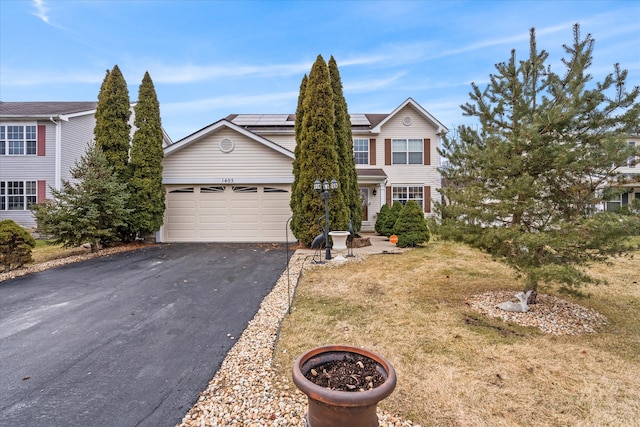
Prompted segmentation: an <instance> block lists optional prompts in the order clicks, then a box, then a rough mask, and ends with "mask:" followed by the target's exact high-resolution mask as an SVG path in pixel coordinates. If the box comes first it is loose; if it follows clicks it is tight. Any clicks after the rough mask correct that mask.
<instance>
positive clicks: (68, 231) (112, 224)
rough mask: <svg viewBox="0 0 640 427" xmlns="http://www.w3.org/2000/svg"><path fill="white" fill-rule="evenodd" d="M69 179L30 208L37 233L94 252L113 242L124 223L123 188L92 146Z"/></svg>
mask: <svg viewBox="0 0 640 427" xmlns="http://www.w3.org/2000/svg"><path fill="white" fill-rule="evenodd" d="M71 176H72V178H73V180H74V181H73V183H72V182H70V181H63V182H62V188H61V189H60V190H56V189H55V188H51V192H52V194H53V201H47V202H44V203H38V204H35V205H32V210H33V213H34V216H35V218H36V222H37V224H38V231H39V232H40V233H43V234H49V235H52V236H54V239H55V243H57V244H62V245H63V246H65V247H73V246H78V245H81V244H84V243H90V244H91V251H92V252H96V251H97V250H98V249H99V247H100V244H101V243H106V242H112V241H117V240H118V238H119V232H118V228H119V227H123V226H124V225H125V224H126V221H127V216H128V215H129V213H130V212H129V210H128V209H127V208H126V204H127V199H128V198H129V193H128V192H127V185H126V184H125V183H122V182H120V181H119V180H118V179H117V177H116V175H115V174H114V173H113V169H112V168H111V166H110V165H109V163H108V160H107V158H106V156H105V155H104V153H103V152H102V150H101V149H100V148H99V147H98V146H96V145H90V146H89V148H88V149H87V151H86V153H85V154H84V155H83V156H82V157H81V158H80V159H79V160H78V161H77V162H76V164H75V166H74V168H73V169H71Z"/></svg>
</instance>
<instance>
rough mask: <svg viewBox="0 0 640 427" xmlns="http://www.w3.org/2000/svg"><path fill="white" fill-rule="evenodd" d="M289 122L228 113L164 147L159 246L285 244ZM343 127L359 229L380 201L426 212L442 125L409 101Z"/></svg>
mask: <svg viewBox="0 0 640 427" xmlns="http://www.w3.org/2000/svg"><path fill="white" fill-rule="evenodd" d="M294 124H295V115H294V114H233V115H230V116H227V117H226V118H224V119H222V120H219V121H217V122H215V123H213V124H211V125H209V126H207V127H205V128H203V129H201V130H199V131H197V132H195V133H193V134H192V135H189V136H187V137H186V138H184V139H182V140H179V141H177V142H176V143H175V144H173V145H171V146H169V147H166V148H165V157H164V161H163V182H164V183H165V185H166V188H167V199H166V200H167V209H166V211H165V220H164V226H163V227H162V230H161V232H160V233H159V236H158V238H159V240H160V241H164V242H182V241H235V242H240V241H247V242H261V241H263V242H265V241H266V242H269V241H284V240H285V238H287V234H286V233H287V231H286V225H287V221H288V219H289V218H290V216H291V209H290V207H289V199H290V191H291V183H292V182H293V173H292V162H293V158H294V154H293V153H294V149H295V144H296V142H295V133H294V128H293V127H294ZM351 125H352V133H353V148H354V154H355V158H356V168H357V173H358V184H359V187H360V195H361V199H362V203H363V208H364V209H363V218H362V230H363V231H373V228H374V225H375V220H376V218H377V213H378V212H379V211H380V208H381V206H382V205H383V204H385V203H387V204H389V205H391V204H392V203H393V202H394V201H400V202H402V203H405V202H406V201H407V200H409V199H414V200H416V201H417V202H418V203H419V204H420V206H422V207H423V210H424V212H425V214H426V215H430V214H432V212H433V200H434V199H436V197H438V195H439V193H438V191H437V190H438V188H439V187H440V175H439V173H438V171H437V167H438V166H439V156H438V152H437V150H436V148H437V147H438V145H439V143H440V137H441V135H443V134H444V133H445V132H447V129H446V127H444V126H443V125H442V124H441V123H440V122H439V121H438V120H437V119H435V118H434V117H433V116H432V115H431V114H429V112H427V111H426V110H425V109H424V108H423V107H422V106H420V105H419V104H418V103H417V102H415V101H414V100H413V99H411V98H409V99H407V100H406V101H405V102H403V103H402V104H401V105H400V106H398V107H397V108H396V109H395V110H393V111H392V112H391V113H389V114H351ZM318 178H320V179H324V178H331V177H318ZM313 191H314V190H313V189H311V188H310V189H309V192H310V193H312V192H313ZM288 238H289V239H290V240H292V239H293V237H292V236H291V235H289V236H288Z"/></svg>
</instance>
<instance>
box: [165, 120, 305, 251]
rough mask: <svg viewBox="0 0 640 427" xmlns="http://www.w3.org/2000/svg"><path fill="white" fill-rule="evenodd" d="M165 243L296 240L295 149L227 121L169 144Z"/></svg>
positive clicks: (166, 174) (166, 155)
mask: <svg viewBox="0 0 640 427" xmlns="http://www.w3.org/2000/svg"><path fill="white" fill-rule="evenodd" d="M164 154H165V155H164V159H163V163H162V167H163V173H162V175H163V183H164V186H165V189H166V198H165V200H166V206H165V214H164V224H163V226H162V228H161V230H160V232H159V233H158V236H157V237H159V239H160V241H162V242H285V241H286V240H289V241H290V242H293V241H294V240H295V237H294V236H293V234H292V233H291V232H290V231H288V234H287V230H286V227H287V225H288V223H287V222H288V220H289V218H290V217H291V208H290V207H289V200H290V196H291V183H292V182H293V171H292V162H293V157H294V155H293V152H292V151H291V150H288V149H286V148H284V147H282V146H281V145H278V144H276V143H274V142H273V141H270V140H268V139H265V138H263V137H261V136H259V135H256V134H254V133H252V132H249V131H247V130H246V129H244V128H242V127H240V126H237V125H235V124H233V123H231V122H229V121H227V120H221V121H218V122H216V123H214V124H212V125H210V126H207V127H205V128H203V129H201V130H200V131H198V132H196V133H194V134H192V135H190V136H188V137H186V138H184V139H182V140H180V141H178V142H176V143H174V144H172V145H170V146H168V147H166V148H165V149H164Z"/></svg>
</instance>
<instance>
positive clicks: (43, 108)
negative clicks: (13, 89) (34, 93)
mask: <svg viewBox="0 0 640 427" xmlns="http://www.w3.org/2000/svg"><path fill="white" fill-rule="evenodd" d="M97 105H98V103H97V102H4V101H0V117H41V116H58V115H64V114H73V113H80V112H83V111H91V110H95V109H96V106H97Z"/></svg>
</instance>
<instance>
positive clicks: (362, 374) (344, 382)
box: [305, 353, 385, 391]
mask: <svg viewBox="0 0 640 427" xmlns="http://www.w3.org/2000/svg"><path fill="white" fill-rule="evenodd" d="M377 366H378V363H377V362H376V361H375V360H372V359H370V358H368V357H366V356H362V355H360V354H354V353H348V354H346V355H345V356H344V357H343V358H342V360H334V361H331V362H327V363H323V364H322V365H318V366H316V367H315V368H313V369H311V370H310V371H309V372H307V374H306V375H305V377H306V378H307V379H308V380H309V381H311V382H312V383H314V384H316V385H319V386H320V387H325V388H330V389H331V390H337V391H366V390H371V389H372V388H376V387H378V386H380V385H381V384H382V383H384V381H385V378H384V377H383V376H382V375H381V374H380V372H378V370H377V369H376V367H377Z"/></svg>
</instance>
